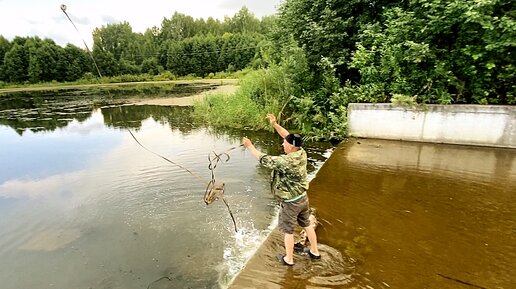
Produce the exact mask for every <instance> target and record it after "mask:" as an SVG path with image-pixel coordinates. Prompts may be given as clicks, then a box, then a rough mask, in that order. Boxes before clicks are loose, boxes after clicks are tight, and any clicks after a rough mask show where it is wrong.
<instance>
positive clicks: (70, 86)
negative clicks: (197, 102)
mask: <svg viewBox="0 0 516 289" xmlns="http://www.w3.org/2000/svg"><path fill="white" fill-rule="evenodd" d="M195 83H199V84H201V83H202V84H219V85H221V86H226V85H232V86H235V85H237V84H238V79H194V80H164V81H137V82H117V83H93V84H65V85H60V84H56V85H45V86H26V87H13V88H1V89H0V95H1V94H2V93H11V92H25V91H47V90H70V89H89V88H99V87H116V86H130V85H142V84H143V85H155V84H195Z"/></svg>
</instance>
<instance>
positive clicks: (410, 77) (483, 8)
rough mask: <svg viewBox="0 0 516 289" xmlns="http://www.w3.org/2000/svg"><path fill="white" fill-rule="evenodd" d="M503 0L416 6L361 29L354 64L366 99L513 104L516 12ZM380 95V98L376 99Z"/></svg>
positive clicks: (426, 0)
mask: <svg viewBox="0 0 516 289" xmlns="http://www.w3.org/2000/svg"><path fill="white" fill-rule="evenodd" d="M514 8H515V7H514V3H513V4H510V2H505V1H500V0H486V1H481V2H478V1H453V2H447V3H444V2H440V1H437V0H418V1H413V2H412V6H411V7H410V9H407V10H404V9H401V8H392V9H387V10H386V11H385V12H384V18H385V19H386V20H385V21H384V22H383V23H379V22H378V23H372V24H369V25H365V26H364V29H363V32H362V33H361V35H360V42H359V44H358V50H357V51H356V53H355V56H354V58H353V62H352V65H353V66H354V67H356V68H357V69H358V70H359V71H360V74H361V76H362V81H361V86H360V87H359V89H360V90H361V95H365V96H366V97H365V99H363V100H365V101H378V100H379V101H385V100H388V99H389V97H390V95H393V94H406V95H410V96H412V95H416V96H417V100H418V102H424V103H484V104H486V103H494V104H513V103H516V100H515V93H516V88H515V84H514V83H515V80H516V72H515V67H516V58H515V57H513V55H512V51H514V50H516V40H515V39H516V21H515V19H516V14H515V13H514V11H515V10H514ZM379 96H380V97H379Z"/></svg>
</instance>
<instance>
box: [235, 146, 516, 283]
mask: <svg viewBox="0 0 516 289" xmlns="http://www.w3.org/2000/svg"><path fill="white" fill-rule="evenodd" d="M515 193H516V151H515V150H509V149H495V148H480V147H470V146H456V145H443V144H426V143H411V142H398V141H383V140H349V141H346V142H343V143H341V144H340V145H339V146H338V147H337V148H336V149H335V151H334V153H333V154H332V156H331V157H330V158H329V159H328V160H327V161H326V163H325V164H324V165H323V167H322V168H321V169H320V171H319V172H318V174H317V176H316V177H315V179H314V180H313V181H312V182H311V184H310V190H309V197H310V202H311V205H312V206H313V207H315V208H316V209H317V212H318V218H319V221H320V222H321V224H322V225H321V226H320V227H319V228H318V230H317V232H318V237H319V241H320V243H321V245H320V249H321V254H322V256H323V260H322V261H310V260H309V259H308V258H307V257H306V256H302V255H298V256H296V257H295V262H296V265H295V266H294V267H293V268H287V267H284V266H281V265H279V264H278V263H277V262H275V256H276V255H277V254H278V253H281V252H282V250H283V249H282V241H283V239H282V236H281V234H280V233H279V232H278V231H274V232H272V234H271V235H270V236H269V238H268V239H267V240H266V241H265V242H264V244H263V245H262V247H260V249H259V250H258V252H257V254H256V255H255V256H254V257H253V258H252V259H251V260H250V261H249V263H248V264H247V266H246V268H245V269H244V270H243V271H242V272H241V273H240V275H239V276H237V278H236V279H235V281H234V282H233V285H232V287H231V288H506V289H510V288H516V274H515V273H514V272H516V262H515V261H514V260H516V214H515V212H516V201H515Z"/></svg>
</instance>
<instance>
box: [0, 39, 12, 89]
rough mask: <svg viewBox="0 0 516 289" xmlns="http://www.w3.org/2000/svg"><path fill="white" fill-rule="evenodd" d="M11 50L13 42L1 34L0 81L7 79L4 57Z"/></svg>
mask: <svg viewBox="0 0 516 289" xmlns="http://www.w3.org/2000/svg"><path fill="white" fill-rule="evenodd" d="M9 50H11V43H10V42H9V40H7V39H5V38H4V37H3V36H2V35H0V81H7V75H6V74H5V71H4V70H5V67H4V57H5V54H6V53H7V52H8V51H9Z"/></svg>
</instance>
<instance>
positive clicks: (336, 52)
mask: <svg viewBox="0 0 516 289" xmlns="http://www.w3.org/2000/svg"><path fill="white" fill-rule="evenodd" d="M407 2H408V1H404V0H378V1H371V0H333V1H328V0H289V1H285V2H283V3H282V5H281V6H280V8H279V16H280V17H279V21H280V27H281V28H282V29H281V30H279V31H277V35H276V36H275V37H276V38H284V35H292V36H293V37H294V39H295V40H296V41H297V42H298V43H299V45H300V46H301V47H302V48H303V49H304V50H305V51H306V55H307V57H308V61H309V64H310V66H311V67H312V69H314V70H315V69H317V68H318V67H319V66H318V63H319V62H320V60H321V57H325V58H326V59H327V60H328V61H330V63H331V64H332V65H334V66H335V69H336V74H337V75H338V77H339V78H340V79H341V82H342V83H344V82H345V81H346V80H348V79H351V80H357V79H358V74H357V72H356V71H355V70H354V69H352V68H351V67H349V62H350V61H351V57H352V55H353V53H354V51H355V48H356V46H355V45H356V42H357V40H358V35H359V32H360V29H361V27H362V25H364V24H369V23H374V22H376V21H379V22H382V21H381V19H382V12H383V11H384V9H386V8H388V7H392V6H397V7H404V6H406V5H407Z"/></svg>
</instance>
